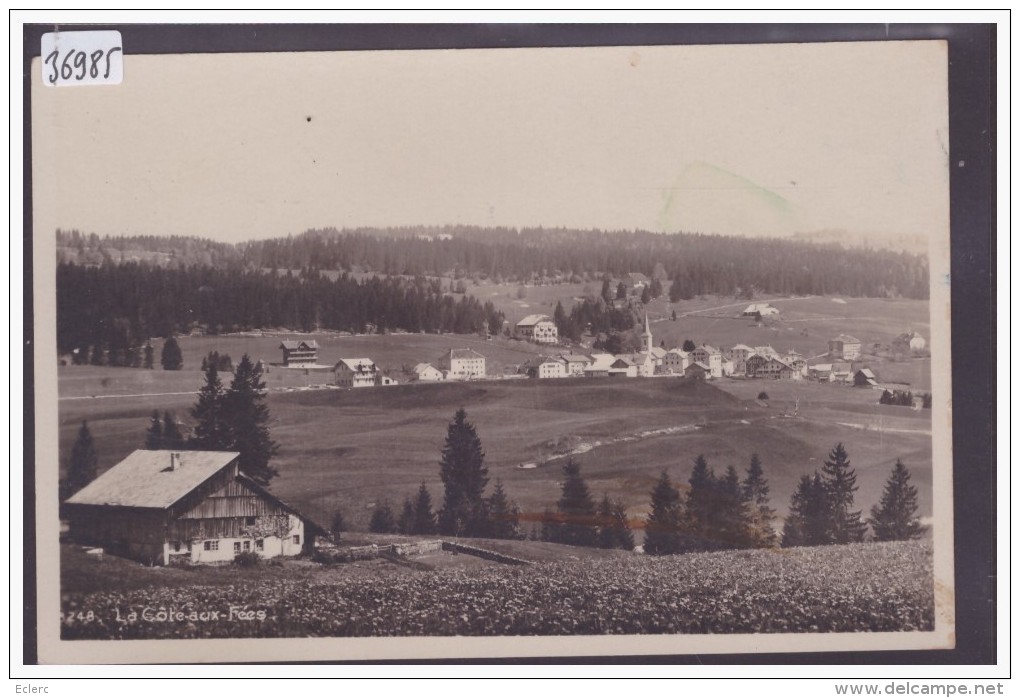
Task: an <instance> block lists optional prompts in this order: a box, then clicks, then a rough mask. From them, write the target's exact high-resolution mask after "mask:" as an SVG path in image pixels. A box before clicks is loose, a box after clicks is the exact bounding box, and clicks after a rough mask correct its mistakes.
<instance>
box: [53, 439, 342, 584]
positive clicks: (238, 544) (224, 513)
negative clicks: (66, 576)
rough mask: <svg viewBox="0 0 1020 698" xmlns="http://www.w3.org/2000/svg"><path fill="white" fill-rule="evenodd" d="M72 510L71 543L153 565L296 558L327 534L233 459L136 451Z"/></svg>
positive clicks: (72, 502) (70, 503)
mask: <svg viewBox="0 0 1020 698" xmlns="http://www.w3.org/2000/svg"><path fill="white" fill-rule="evenodd" d="M66 506H67V512H68V519H69V524H70V537H71V539H72V540H74V541H76V542H78V543H83V544H87V545H95V546H101V547H103V548H105V549H106V550H107V551H109V552H110V553H111V554H115V555H121V556H123V557H128V558H131V559H133V560H138V561H139V562H143V563H145V564H149V565H168V564H170V563H171V562H174V561H181V562H190V563H205V562H224V561H229V560H233V559H234V557H235V556H237V555H239V554H241V553H245V552H251V553H255V554H256V555H259V556H260V557H263V558H271V557H278V556H281V555H283V556H289V555H297V554H299V553H301V552H302V551H306V550H309V549H310V548H311V547H312V544H313V541H314V538H315V537H316V536H319V535H321V536H325V535H326V532H325V531H324V530H323V529H322V528H321V527H320V526H318V525H317V524H315V523H314V522H312V521H311V520H310V519H308V518H307V517H305V516H303V515H302V514H300V513H299V512H297V511H296V510H295V509H293V508H292V507H290V506H289V505H287V504H285V503H284V502H282V501H280V500H279V499H277V498H276V497H274V496H273V495H272V494H270V493H269V492H268V491H266V490H265V489H264V488H263V487H262V486H260V485H259V484H258V483H256V482H255V481H254V480H252V479H251V478H249V477H248V476H246V475H245V474H244V473H242V472H241V471H240V468H239V466H238V454H237V453H232V452H221V451H180V452H178V451H135V452H134V453H132V454H131V455H129V456H128V457H127V458H125V459H124V460H122V461H121V462H120V463H118V464H117V465H115V466H113V467H112V468H110V469H109V470H107V471H106V472H105V473H103V474H102V475H100V476H99V477H98V478H96V479H95V480H94V481H93V482H92V483H90V484H89V485H88V486H87V487H85V488H84V489H82V490H80V491H79V492H78V493H77V494H75V495H74V496H73V497H71V498H70V499H68V500H67V502H66Z"/></svg>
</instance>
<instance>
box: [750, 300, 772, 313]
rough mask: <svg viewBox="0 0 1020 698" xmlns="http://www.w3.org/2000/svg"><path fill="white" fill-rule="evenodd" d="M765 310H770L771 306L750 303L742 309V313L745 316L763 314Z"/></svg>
mask: <svg viewBox="0 0 1020 698" xmlns="http://www.w3.org/2000/svg"><path fill="white" fill-rule="evenodd" d="M766 310H772V306H771V305H769V304H768V303H752V304H751V305H749V306H747V307H746V308H744V312H745V313H747V314H753V313H763V312H765V311H766Z"/></svg>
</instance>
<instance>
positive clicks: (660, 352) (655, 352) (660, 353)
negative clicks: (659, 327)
mask: <svg viewBox="0 0 1020 698" xmlns="http://www.w3.org/2000/svg"><path fill="white" fill-rule="evenodd" d="M649 353H650V354H651V355H652V356H654V357H655V358H656V359H661V358H662V357H664V356H665V355H666V350H665V349H663V348H662V347H652V350H651V352H649Z"/></svg>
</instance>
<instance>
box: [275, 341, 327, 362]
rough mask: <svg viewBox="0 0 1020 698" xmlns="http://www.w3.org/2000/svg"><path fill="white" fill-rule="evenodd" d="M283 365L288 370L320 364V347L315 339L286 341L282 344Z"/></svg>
mask: <svg viewBox="0 0 1020 698" xmlns="http://www.w3.org/2000/svg"><path fill="white" fill-rule="evenodd" d="M279 348H280V349H282V350H283V365H284V366H287V367H288V368H307V367H309V366H315V365H317V364H318V363H319V345H318V343H317V342H316V341H315V340H314V339H310V340H304V339H285V340H283V342H282V343H281V344H280V347H279Z"/></svg>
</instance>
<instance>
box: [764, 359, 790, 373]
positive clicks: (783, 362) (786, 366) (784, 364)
mask: <svg viewBox="0 0 1020 698" xmlns="http://www.w3.org/2000/svg"><path fill="white" fill-rule="evenodd" d="M766 363H767V364H779V365H780V366H782V367H783V368H788V369H790V370H791V371H792V370H793V368H791V367H790V365H789V364H788V363H786V362H785V361H781V360H780V359H777V358H775V357H773V358H771V359H769V360H768V361H767V362H766Z"/></svg>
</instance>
